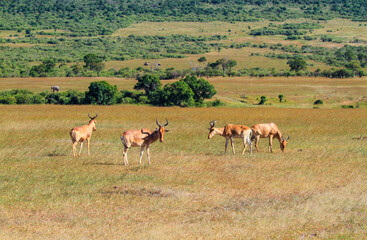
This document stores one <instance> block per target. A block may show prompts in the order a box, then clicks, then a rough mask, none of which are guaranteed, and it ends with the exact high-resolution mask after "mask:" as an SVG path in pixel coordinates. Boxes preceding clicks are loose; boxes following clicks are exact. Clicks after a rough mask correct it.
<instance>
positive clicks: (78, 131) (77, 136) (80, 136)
mask: <svg viewBox="0 0 367 240" xmlns="http://www.w3.org/2000/svg"><path fill="white" fill-rule="evenodd" d="M88 116H89V118H90V121H89V124H88V125H83V126H81V127H74V128H73V129H71V130H70V137H71V140H72V141H73V154H74V157H76V152H75V151H76V145H77V144H78V142H80V150H79V155H78V156H80V153H81V152H82V148H83V142H84V141H87V144H88V156H90V153H89V143H90V138H91V137H92V132H93V131H96V130H97V128H96V123H97V121H96V120H95V118H96V117H98V114H97V113H96V116H95V117H91V116H90V115H89V113H88Z"/></svg>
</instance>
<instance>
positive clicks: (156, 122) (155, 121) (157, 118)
mask: <svg viewBox="0 0 367 240" xmlns="http://www.w3.org/2000/svg"><path fill="white" fill-rule="evenodd" d="M155 122H156V123H157V125H158V126H159V127H162V126H161V125H160V124H159V123H158V118H157V119H156V120H155Z"/></svg>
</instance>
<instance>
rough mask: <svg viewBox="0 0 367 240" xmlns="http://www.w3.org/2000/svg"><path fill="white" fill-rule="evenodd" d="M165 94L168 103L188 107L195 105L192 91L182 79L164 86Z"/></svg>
mask: <svg viewBox="0 0 367 240" xmlns="http://www.w3.org/2000/svg"><path fill="white" fill-rule="evenodd" d="M164 91H165V92H166V93H165V94H166V95H167V96H168V105H176V106H180V107H190V106H194V105H195V100H194V92H193V91H192V90H191V88H190V86H189V85H188V84H187V83H186V82H184V81H177V82H175V83H172V84H167V85H166V86H164Z"/></svg>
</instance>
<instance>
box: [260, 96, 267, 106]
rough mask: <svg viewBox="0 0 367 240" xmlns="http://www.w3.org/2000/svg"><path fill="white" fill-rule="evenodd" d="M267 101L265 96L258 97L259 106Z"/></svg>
mask: <svg viewBox="0 0 367 240" xmlns="http://www.w3.org/2000/svg"><path fill="white" fill-rule="evenodd" d="M266 101H267V99H266V97H265V96H261V97H260V102H259V105H264V103H265V102H266Z"/></svg>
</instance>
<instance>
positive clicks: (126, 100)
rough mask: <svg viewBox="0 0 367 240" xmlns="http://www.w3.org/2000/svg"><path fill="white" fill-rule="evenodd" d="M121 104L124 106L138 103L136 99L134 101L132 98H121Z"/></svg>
mask: <svg viewBox="0 0 367 240" xmlns="http://www.w3.org/2000/svg"><path fill="white" fill-rule="evenodd" d="M119 102H120V103H122V104H132V103H136V101H135V99H132V98H130V97H124V98H121V99H120V100H119Z"/></svg>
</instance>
